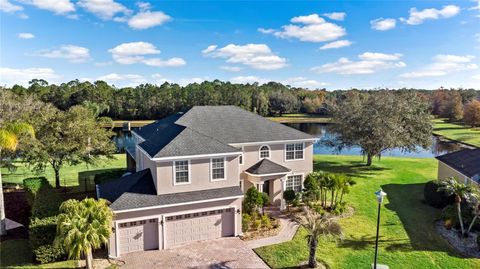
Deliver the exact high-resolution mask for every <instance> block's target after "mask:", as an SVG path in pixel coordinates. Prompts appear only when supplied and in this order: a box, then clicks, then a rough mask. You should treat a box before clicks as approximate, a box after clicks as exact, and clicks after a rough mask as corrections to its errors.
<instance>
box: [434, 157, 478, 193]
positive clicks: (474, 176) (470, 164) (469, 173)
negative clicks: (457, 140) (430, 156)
mask: <svg viewBox="0 0 480 269" xmlns="http://www.w3.org/2000/svg"><path fill="white" fill-rule="evenodd" d="M436 158H437V160H438V161H439V163H438V179H445V178H449V177H455V178H456V179H457V180H461V181H463V183H465V184H468V183H471V182H472V181H473V182H476V183H477V184H480V149H463V150H459V151H456V152H452V153H448V154H445V155H442V156H438V157H436Z"/></svg>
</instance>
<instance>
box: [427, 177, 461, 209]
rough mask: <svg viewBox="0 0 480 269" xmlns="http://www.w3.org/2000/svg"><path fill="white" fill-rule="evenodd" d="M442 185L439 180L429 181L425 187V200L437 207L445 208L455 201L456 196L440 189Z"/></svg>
mask: <svg viewBox="0 0 480 269" xmlns="http://www.w3.org/2000/svg"><path fill="white" fill-rule="evenodd" d="M439 187H440V185H439V184H438V181H437V180H432V181H429V182H427V183H426V184H425V187H424V189H423V196H424V198H425V202H426V203H427V204H429V205H431V206H433V207H436V208H444V207H446V206H447V205H451V204H453V203H455V196H454V195H448V194H447V193H445V192H444V191H438V188H439Z"/></svg>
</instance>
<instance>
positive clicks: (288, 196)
mask: <svg viewBox="0 0 480 269" xmlns="http://www.w3.org/2000/svg"><path fill="white" fill-rule="evenodd" d="M296 197H297V195H296V193H295V191H294V190H285V191H284V192H283V199H285V201H286V202H287V203H289V204H291V203H292V202H293V200H295V198H296Z"/></svg>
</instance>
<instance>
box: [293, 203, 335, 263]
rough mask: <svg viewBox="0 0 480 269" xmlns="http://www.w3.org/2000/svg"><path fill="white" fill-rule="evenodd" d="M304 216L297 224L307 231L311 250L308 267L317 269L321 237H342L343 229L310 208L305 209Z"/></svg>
mask: <svg viewBox="0 0 480 269" xmlns="http://www.w3.org/2000/svg"><path fill="white" fill-rule="evenodd" d="M303 210H304V214H303V215H302V216H299V217H298V218H297V222H298V223H299V224H300V225H302V226H303V227H304V228H305V230H307V233H308V235H307V243H308V248H309V250H310V251H309V257H308V266H309V267H310V268H315V267H317V260H316V259H315V254H316V252H317V246H318V240H319V238H320V237H332V236H333V237H336V236H341V235H342V228H341V227H340V225H339V224H338V223H336V222H335V221H334V220H333V219H331V218H328V217H327V216H325V215H320V214H318V213H317V212H316V211H315V210H312V209H311V208H309V207H304V209H303Z"/></svg>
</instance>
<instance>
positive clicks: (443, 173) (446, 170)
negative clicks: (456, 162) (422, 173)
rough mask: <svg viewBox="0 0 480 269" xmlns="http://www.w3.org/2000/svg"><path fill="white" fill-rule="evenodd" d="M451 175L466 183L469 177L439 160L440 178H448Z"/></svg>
mask: <svg viewBox="0 0 480 269" xmlns="http://www.w3.org/2000/svg"><path fill="white" fill-rule="evenodd" d="M449 177H454V178H456V179H457V180H458V181H459V182H461V183H466V182H465V179H466V178H467V177H466V176H465V175H463V174H462V173H460V172H458V171H457V170H455V169H453V168H452V167H450V166H448V165H447V164H445V163H443V162H440V161H439V162H438V179H446V178H449ZM467 179H468V178H467Z"/></svg>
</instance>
